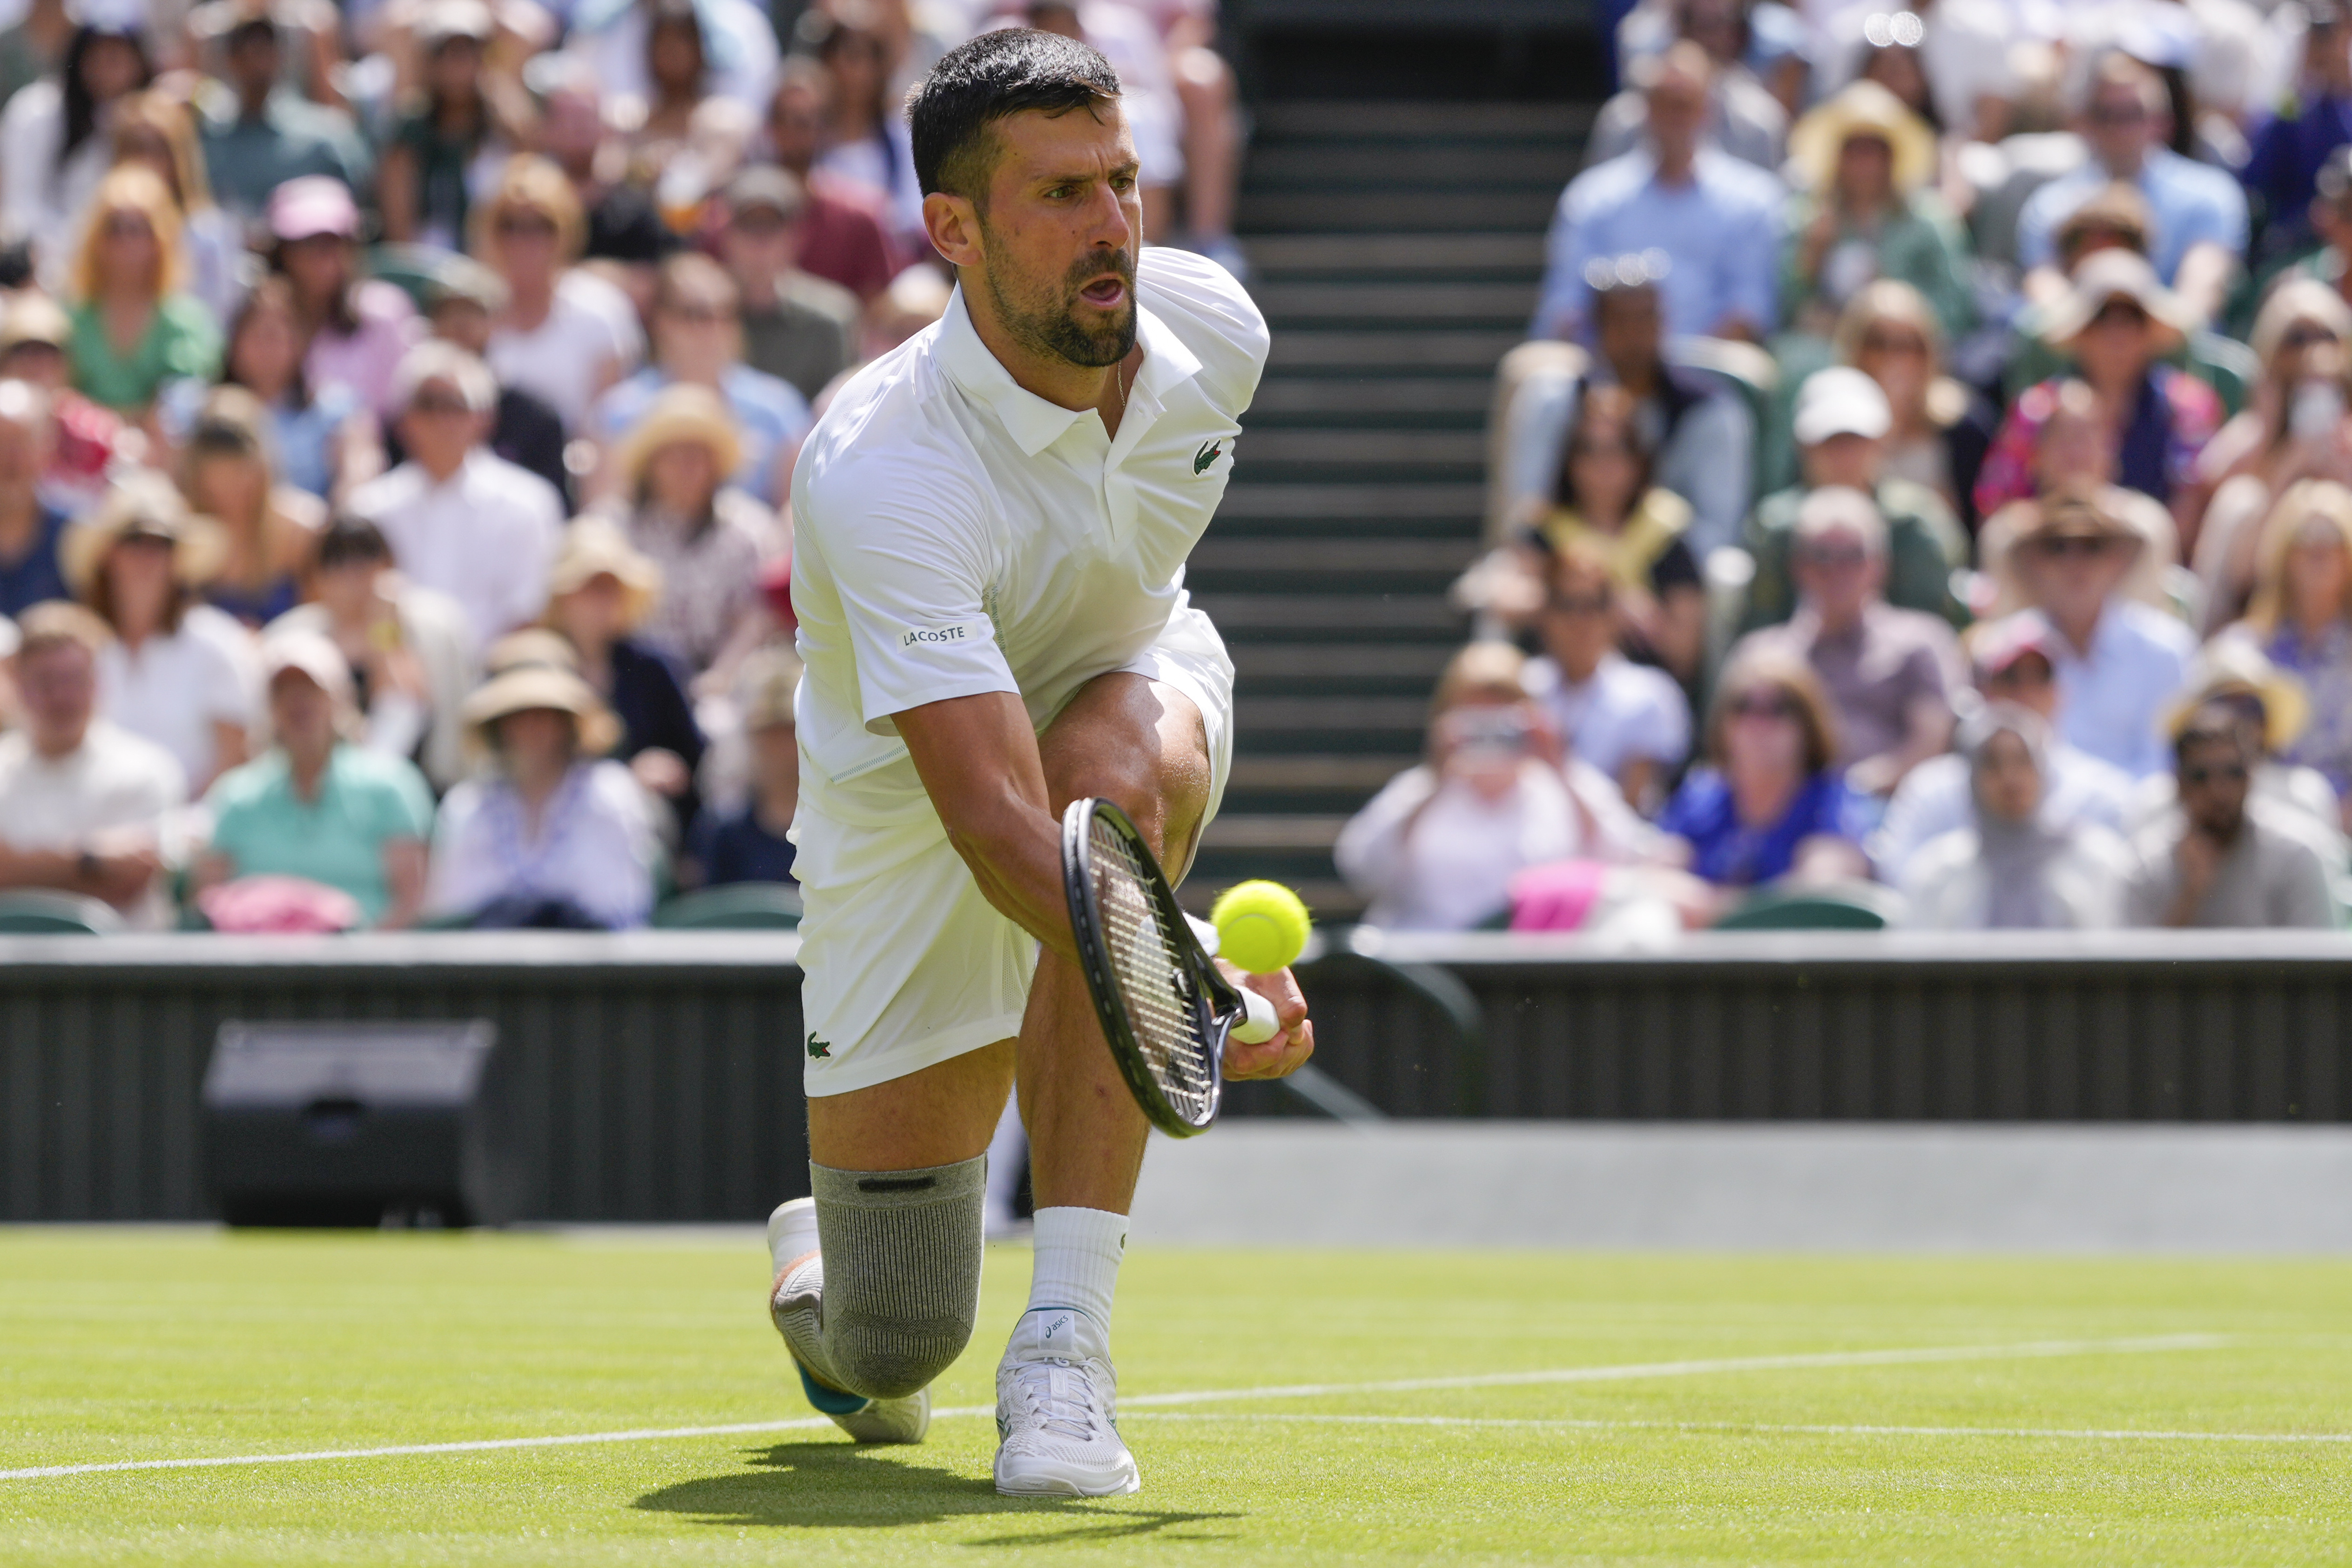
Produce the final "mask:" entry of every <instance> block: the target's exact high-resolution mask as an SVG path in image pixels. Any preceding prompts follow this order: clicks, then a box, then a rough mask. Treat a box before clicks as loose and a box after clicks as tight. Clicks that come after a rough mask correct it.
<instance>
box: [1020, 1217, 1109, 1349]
mask: <svg viewBox="0 0 2352 1568" xmlns="http://www.w3.org/2000/svg"><path fill="white" fill-rule="evenodd" d="M1035 1219H1036V1222H1037V1236H1036V1262H1035V1264H1034V1268H1033V1271H1032V1272H1031V1274H1030V1276H1029V1306H1028V1310H1029V1311H1030V1312H1035V1311H1037V1310H1038V1309H1039V1308H1041V1307H1076V1309H1077V1310H1078V1311H1079V1312H1084V1313H1086V1314H1087V1317H1089V1318H1091V1319H1093V1320H1094V1322H1095V1323H1096V1325H1097V1327H1098V1328H1099V1329H1100V1330H1101V1331H1102V1333H1103V1336H1104V1338H1105V1339H1106V1340H1108V1338H1109V1336H1110V1298H1111V1292H1112V1291H1114V1290H1116V1289H1117V1288H1118V1260H1119V1259H1120V1258H1121V1257H1123V1256H1125V1254H1126V1252H1127V1216H1125V1215H1124V1214H1110V1213H1107V1212H1105V1211H1104V1210H1102V1209H1099V1208H1041V1209H1039V1210H1038V1211H1037V1213H1036V1215H1035Z"/></svg>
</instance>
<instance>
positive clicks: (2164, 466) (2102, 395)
mask: <svg viewBox="0 0 2352 1568" xmlns="http://www.w3.org/2000/svg"><path fill="white" fill-rule="evenodd" d="M2192 324H2193V323H2192V320H2191V318H2190V315H2189V311H2188V310H2187V309H2186V308H2184V307H2183V305H2182V303H2181V301H2180V299H2179V297H2178V296H2176V295H2175V294H2173V293H2172V292H2171V291H2170V290H2168V289H2167V288H2166V287H2164V286H2163V285H2162V284H2161V283H2159V282H2158V280H2157V276H2156V273H2155V272H2154V271H2153V270H2151V269H2150V267H2148V264H2147V259H2146V258H2145V257H2143V256H2135V255H2133V254H2132V253H2131V252H2130V251H2127V250H2102V251H2095V252H2093V253H2092V254H2091V255H2090V256H2087V257H2085V258H2084V261H2083V264H2082V266H2081V267H2079V268H2077V269H2076V271H2075V274H2074V287H2073V290H2072V292H2070V293H2069V294H2067V295H2066V297H2065V298H2063V299H2062V300H2061V301H2060V302H2059V303H2058V304H2056V305H2054V306H2053V307H2052V308H2051V309H2050V311H2049V313H2048V315H2047V316H2046V318H2045V319H2044V320H2043V324H2042V340H2043V341H2044V342H2046V343H2047V344H2049V345H2050V346H2051V347H2052V348H2053V349H2055V350H2058V351H2060V352H2061V353H2063V354H2064V355H2065V356H2066V358H2067V359H2068V360H2070V361H2073V363H2074V373H2075V374H2076V375H2078V376H2079V377H2080V378H2081V379H2082V380H2083V381H2084V382H2086V383H2088V384H2089V386H2090V387H2091V389H2092V390H2093V391H2094V392H2097V393H2098V394H2099V400H2100V402H2102V403H2103V404H2104V405H2105V407H2106V409H2107V410H2108V411H2109V417H2110V418H2111V420H2112V421H2113V423H2114V424H2115V427H2116V481H2117V482H2118V483H2120V484H2122V485H2124V486H2127V487H2128V488H2130V489H2134V490H2137V491H2139V492H2140V493H2141V494H2142V495H2145V496H2149V497H2154V498H2155V499H2156V500H2158V501H2159V502H2161V503H2163V504H2164V505H2165V506H2168V507H2173V506H2175V505H2176V503H2184V504H2185V502H2186V499H2187V497H2188V496H2189V492H2190V491H2191V489H2192V487H2193V486H2194V483H2195V480H2196V476H2197V464H2198V458H2199V456H2200V455H2201V454H2202V453H2203V451H2204V449H2205V444H2206V443H2207V442H2209V441H2210V440H2212V439H2213V435H2214V433H2215V432H2216V431H2218V430H2219V429H2220V428H2221V417H2222V408H2221V397H2220V395H2219V394H2218V393H2216V392H2214V391H2213V389H2212V388H2211V387H2210V386H2209V385H2207V384H2206V383H2205V382H2202V381H2200V380H2199V379H2198V378H2197V377H2195V376H2193V375H2191V374H2189V372H2188V371H2184V370H2180V369H2179V368H2178V367H2176V366H2174V365H2171V364H2168V363H2166V362H2165V361H2164V356H2166V355H2167V354H2170V353H2173V352H2175V351H2177V350H2179V349H2180V348H2181V347H2182V345H2183V343H2184V342H2185V341H2186V337H2187V333H2188V330H2189V327H2190V326H2191V325H2192ZM2053 388H2054V383H2053V382H2040V383H2037V384H2036V385H2035V386H2033V387H2030V388H2028V389H2027V390H2026V391H2025V392H2023V393H2021V395H2020V396H2019V398H2018V400H2017V402H2016V403H2015V404H2014V405H2013V406H2012V407H2011V409H2010V412H2009V417H2008V418H2007V419H2005V420H2004V421H2002V423H2001V427H2000V434H1997V435H1996V436H1994V438H1993V444H1992V450H1991V451H1990V453H1988V454H1987V455H1986V456H1985V462H1984V467H1983V468H1982V470H1981V471H1979V474H1978V476H1977V487H1976V501H1977V512H1978V514H1979V516H1981V517H1990V516H1991V515H1992V514H1993V513H1995V512H1997V511H1999V510H2000V508H2001V507H2004V506H2006V505H2008V504H2009V503H2010V502H2011V501H2016V500H2021V499H2023V498H2024V497H2028V496H2031V495H2032V494H2033V492H2034V484H2033V451H2034V444H2035V440H2036V437H2037V436H2038V435H2039V434H2040V430H2041V423H2042V421H2043V420H2045V419H2047V418H2048V417H2049V414H2050V409H2051V406H2052V405H2051V402H2050V397H2049V393H2048V392H2046V391H2045V389H2053Z"/></svg>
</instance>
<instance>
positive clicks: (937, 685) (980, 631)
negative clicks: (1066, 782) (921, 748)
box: [799, 455, 1021, 735]
mask: <svg viewBox="0 0 2352 1568" xmlns="http://www.w3.org/2000/svg"><path fill="white" fill-rule="evenodd" d="M808 489H809V501H810V505H809V507H807V509H806V510H807V515H806V516H803V517H801V519H800V522H799V528H800V532H801V537H802V538H803V540H804V541H806V542H809V543H814V545H816V547H817V549H818V551H819V553H820V554H821V555H822V556H823V558H824V566H825V568H826V570H827V571H828V572H829V574H830V576H831V578H832V580H833V588H834V591H835V594H836V595H837V596H838V597H839V599H840V601H841V613H842V619H843V621H844V622H845V629H846V631H847V632H848V636H849V644H850V652H851V653H852V655H853V656H854V657H855V659H856V664H857V688H858V689H857V702H858V707H859V717H860V718H861V719H862V720H863V721H864V723H865V726H866V729H867V730H868V731H869V732H871V733H873V734H875V735H896V734H897V733H898V725H897V724H896V722H895V721H894V718H893V716H894V715H897V714H900V713H904V712H905V711H906V710H907V709H908V708H911V707H919V706H922V705H924V704H926V703H935V702H941V701H945V700H946V699H948V698H950V697H962V696H976V695H981V694H982V693H985V692H1009V693H1012V694H1013V695H1019V694H1020V691H1021V686H1020V683H1018V682H1017V681H1015V680H1014V679H1013V669H1012V666H1011V665H1010V664H1007V663H1006V662H1005V658H1004V652H1003V649H1002V648H1000V647H998V646H997V643H996V637H995V627H994V624H993V622H992V621H991V619H990V617H989V613H988V594H989V591H990V584H991V580H992V576H993V570H992V566H993V563H992V551H991V550H990V549H989V542H988V525H987V515H986V512H985V510H984V509H983V507H984V503H983V502H982V498H981V497H979V495H978V494H976V493H975V491H974V489H973V487H972V485H971V480H970V479H969V478H968V477H966V476H964V475H963V474H961V473H960V472H957V471H956V470H955V469H954V468H953V467H952V465H950V464H949V463H948V462H947V461H945V459H944V457H943V456H934V458H933V460H932V461H929V462H920V461H911V460H908V458H906V457H905V456H903V455H894V456H893V458H892V459H890V460H888V461H879V462H857V461H852V462H849V463H845V464H842V465H839V466H837V467H834V468H832V469H830V470H829V471H828V472H826V473H825V474H824V475H822V476H814V477H813V479H812V482H811V483H810V485H809V486H808Z"/></svg>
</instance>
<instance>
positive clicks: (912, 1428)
mask: <svg viewBox="0 0 2352 1568" xmlns="http://www.w3.org/2000/svg"><path fill="white" fill-rule="evenodd" d="M768 1260H769V1261H770V1262H771V1263H772V1264H773V1265H774V1267H775V1282H774V1284H773V1285H772V1287H771V1288H770V1290H769V1293H768V1321H769V1322H772V1323H774V1324H775V1325H776V1332H777V1333H780V1334H782V1335H783V1336H784V1348H785V1349H786V1350H788V1351H790V1352H792V1356H793V1370H795V1371H797V1372H798V1373H799V1374H800V1375H801V1392H802V1393H803V1394H805V1395H807V1396H808V1402H809V1403H810V1404H811V1405H814V1406H816V1407H817V1409H819V1410H821V1411H823V1412H824V1414H825V1415H827V1416H831V1417H833V1424H834V1425H835V1426H836V1427H840V1428H841V1429H842V1430H843V1431H845V1432H846V1433H848V1434H849V1435H850V1436H851V1437H855V1438H856V1439H857V1440H858V1441H859V1442H861V1443H919V1442H921V1441H922V1440H923V1434H924V1433H926V1432H928V1431H929V1430H930V1427H931V1391H930V1390H929V1388H919V1389H917V1390H916V1391H915V1392H914V1393H912V1394H909V1395H908V1396H906V1397H905V1398H903V1399H868V1398H866V1396H863V1395H859V1394H846V1393H844V1392H842V1391H841V1390H840V1389H837V1388H834V1387H831V1386H828V1385H825V1384H823V1383H819V1382H818V1381H817V1380H816V1379H815V1378H814V1377H813V1376H811V1375H810V1374H809V1364H810V1362H811V1361H813V1360H818V1359H821V1356H820V1354H819V1352H818V1350H817V1346H818V1344H819V1343H820V1342H819V1339H818V1334H819V1332H820V1331H821V1329H822V1327H823V1325H824V1258H823V1257H821V1256H820V1255H819V1254H818V1252H817V1245H816V1199H814V1198H813V1197H796V1198H793V1200H792V1201H790V1202H789V1203H780V1204H778V1205H777V1206H776V1211H775V1212H774V1213H773V1214H771V1215H770V1216H768Z"/></svg>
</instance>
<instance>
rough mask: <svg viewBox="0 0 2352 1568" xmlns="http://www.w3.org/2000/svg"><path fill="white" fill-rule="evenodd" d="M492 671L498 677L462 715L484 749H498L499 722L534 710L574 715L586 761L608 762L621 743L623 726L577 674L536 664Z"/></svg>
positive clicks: (483, 686) (476, 694) (479, 690)
mask: <svg viewBox="0 0 2352 1568" xmlns="http://www.w3.org/2000/svg"><path fill="white" fill-rule="evenodd" d="M523 635H528V633H523ZM545 635H552V634H551V633H546V634H545ZM510 641H512V639H511V638H503V639H500V645H501V646H503V645H504V644H505V643H508V642H510ZM557 641H558V642H561V641H562V639H560V638H558V639H557ZM493 652H494V653H495V650H494V651H493ZM492 667H493V668H494V669H497V672H498V673H496V674H492V675H491V676H490V677H489V678H488V679H487V680H485V681H484V682H483V683H482V684H481V685H478V686H477V687H475V688H474V692H473V695H470V696H468V697H467V699H466V703H465V706H463V707H462V708H460V709H459V710H458V716H459V717H460V718H461V719H462V720H464V722H465V725H466V729H467V735H468V737H470V738H471V739H472V740H473V742H474V744H475V745H476V746H478V747H480V748H481V749H483V750H485V751H491V750H495V749H496V747H495V746H494V745H493V744H492V741H491V737H490V730H491V727H493V726H495V725H496V724H497V723H498V721H499V720H500V719H502V718H505V717H507V716H509V715H511V714H518V713H527V712H530V710H532V709H534V708H547V709H551V710H552V711H554V712H556V713H567V714H570V715H571V716H572V718H573V720H574V721H575V722H576V723H577V724H578V727H579V732H580V750H581V754H582V755H583V756H587V757H602V756H603V755H604V753H606V752H608V751H610V750H612V749H613V747H614V746H615V745H617V744H618V743H619V741H620V738H621V725H620V721H619V720H618V719H616V718H614V716H613V710H612V709H611V708H609V707H606V706H604V698H602V697H600V696H598V695H596V692H595V688H594V687H593V686H591V685H589V684H588V683H587V681H586V680H584V679H583V678H582V677H581V675H580V674H579V672H578V671H577V670H573V669H568V668H565V667H563V666H562V665H559V664H543V663H540V662H537V661H536V660H533V661H531V662H528V663H523V664H506V665H505V666H504V667H503V668H499V666H497V665H495V664H494V665H493V666H492Z"/></svg>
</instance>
